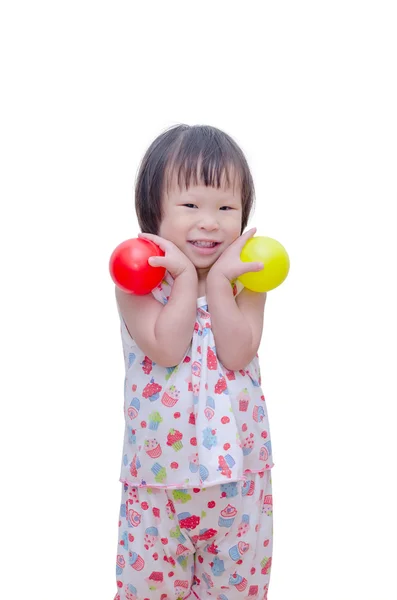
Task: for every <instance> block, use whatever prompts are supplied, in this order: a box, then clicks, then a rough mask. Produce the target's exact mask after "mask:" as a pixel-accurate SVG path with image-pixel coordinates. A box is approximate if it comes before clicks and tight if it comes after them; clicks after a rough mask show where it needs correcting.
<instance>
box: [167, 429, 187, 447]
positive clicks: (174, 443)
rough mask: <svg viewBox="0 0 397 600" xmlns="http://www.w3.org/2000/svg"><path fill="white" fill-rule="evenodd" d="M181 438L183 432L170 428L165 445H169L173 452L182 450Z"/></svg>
mask: <svg viewBox="0 0 397 600" xmlns="http://www.w3.org/2000/svg"><path fill="white" fill-rule="evenodd" d="M182 438H183V434H182V433H181V432H180V431H178V430H177V429H170V431H169V434H168V435H167V446H171V447H172V448H173V449H174V450H175V452H178V451H179V450H182V448H183V444H182V441H181V440H182Z"/></svg>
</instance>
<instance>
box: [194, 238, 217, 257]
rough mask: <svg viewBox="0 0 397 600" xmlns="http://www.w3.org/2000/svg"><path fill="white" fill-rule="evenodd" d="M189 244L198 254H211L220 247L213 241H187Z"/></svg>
mask: <svg viewBox="0 0 397 600" xmlns="http://www.w3.org/2000/svg"><path fill="white" fill-rule="evenodd" d="M189 244H191V245H192V246H193V248H194V249H195V250H196V251H197V252H198V253H200V254H212V253H213V252H215V250H216V249H217V248H218V246H220V245H221V242H215V241H213V240H189Z"/></svg>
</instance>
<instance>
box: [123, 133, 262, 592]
mask: <svg viewBox="0 0 397 600" xmlns="http://www.w3.org/2000/svg"><path fill="white" fill-rule="evenodd" d="M253 198H254V186H253V182H252V177H251V173H250V170H249V167H248V165H247V162H246V160H245V157H244V155H243V153H242V151H241V150H240V148H239V147H238V146H237V145H236V143H235V142H234V141H233V140H232V139H231V138H230V137H229V136H228V135H226V134H225V133H223V132H221V131H219V130H218V129H215V128H214V127H204V126H194V127H189V126H187V125H180V126H176V127H173V128H171V129H169V130H167V131H166V132H164V133H163V134H162V135H160V136H159V137H158V138H157V139H156V140H155V141H154V142H153V143H152V144H151V146H150V147H149V149H148V151H147V153H146V155H145V157H144V158H143V161H142V164H141V167H140V171H139V173H138V177H137V184H136V212H137V217H138V222H139V225H140V228H141V230H142V232H144V233H141V234H139V235H140V237H143V238H147V239H149V240H152V241H154V242H155V243H156V244H158V246H160V248H162V250H163V251H164V252H165V256H164V257H156V258H154V257H153V258H150V259H149V263H150V264H151V265H153V266H164V267H165V268H166V275H165V278H164V280H163V281H162V282H161V284H160V285H158V286H157V287H156V288H155V289H154V290H153V291H152V293H151V294H148V295H146V296H134V295H131V294H126V293H124V292H123V291H121V290H120V289H118V288H116V298H117V305H118V310H119V314H120V318H121V334H122V342H123V350H124V358H125V368H126V377H125V405H124V412H125V422H126V427H125V439H124V450H123V460H122V467H121V477H120V481H121V482H122V483H123V489H122V501H121V510H120V520H119V545H118V552H117V586H118V593H117V594H116V598H115V600H185V599H186V598H191V599H192V600H193V598H200V599H204V598H210V597H211V598H213V599H217V600H235V599H244V600H245V599H246V600H266V598H267V591H268V585H269V578H270V568H271V556H272V491H271V468H272V467H273V460H272V450H271V442H270V432H269V423H268V417H267V410H266V404H265V398H264V395H263V392H262V390H261V387H260V385H261V377H260V369H259V362H258V357H257V350H258V347H259V343H260V340H261V335H262V326H263V312H264V306H265V301H266V294H259V293H255V292H251V291H249V290H247V289H245V288H243V286H242V285H241V284H240V283H239V282H238V281H236V278H237V277H238V276H239V275H241V274H243V273H245V272H248V271H258V270H260V269H262V268H263V264H262V263H243V262H241V260H240V252H241V249H242V248H243V246H244V244H245V243H246V241H247V240H248V239H249V238H250V237H252V236H253V235H254V233H255V229H251V230H249V231H247V232H246V233H244V234H243V231H244V229H245V227H246V225H247V222H248V218H249V215H250V211H251V208H252V204H253Z"/></svg>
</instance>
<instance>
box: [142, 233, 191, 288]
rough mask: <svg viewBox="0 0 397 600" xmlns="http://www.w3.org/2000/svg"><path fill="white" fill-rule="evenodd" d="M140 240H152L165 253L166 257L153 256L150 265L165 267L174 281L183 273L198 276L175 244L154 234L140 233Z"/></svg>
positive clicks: (149, 261)
mask: <svg viewBox="0 0 397 600" xmlns="http://www.w3.org/2000/svg"><path fill="white" fill-rule="evenodd" d="M138 237H139V238H145V239H147V240H151V241H152V242H154V243H155V244H157V246H159V248H161V250H163V252H165V256H151V257H150V258H149V260H148V263H149V264H150V265H151V266H152V267H164V268H165V269H167V271H168V272H169V273H170V274H171V275H172V277H173V278H174V279H176V278H177V277H179V276H180V275H182V273H185V272H188V273H193V272H194V274H195V275H196V276H197V272H196V269H195V267H194V265H193V263H192V262H191V261H190V260H189V259H188V257H187V256H186V255H185V254H184V253H183V252H182V251H181V250H179V248H178V247H177V246H175V244H173V243H172V242H170V241H169V240H166V239H165V238H162V237H160V236H158V235H153V234H152V233H139V234H138Z"/></svg>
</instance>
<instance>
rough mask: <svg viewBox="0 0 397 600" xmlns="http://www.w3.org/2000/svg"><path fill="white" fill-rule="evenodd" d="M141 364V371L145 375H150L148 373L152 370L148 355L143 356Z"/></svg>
mask: <svg viewBox="0 0 397 600" xmlns="http://www.w3.org/2000/svg"><path fill="white" fill-rule="evenodd" d="M141 365H142V371H143V372H144V373H145V375H150V373H151V372H152V368H153V363H152V361H151V359H150V358H149V357H148V356H145V358H144V359H143V361H142V362H141Z"/></svg>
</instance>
